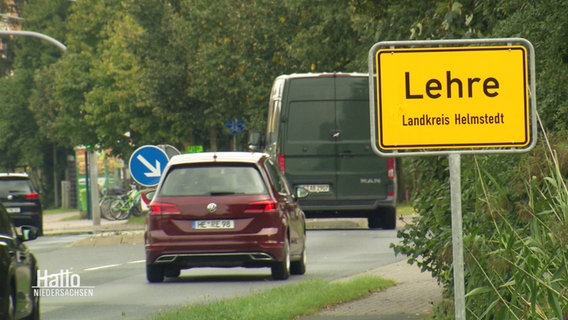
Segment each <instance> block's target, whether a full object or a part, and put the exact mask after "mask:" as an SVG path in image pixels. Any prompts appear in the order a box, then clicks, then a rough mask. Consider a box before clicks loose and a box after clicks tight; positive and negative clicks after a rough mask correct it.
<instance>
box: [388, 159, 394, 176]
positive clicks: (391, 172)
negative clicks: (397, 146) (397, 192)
mask: <svg viewBox="0 0 568 320" xmlns="http://www.w3.org/2000/svg"><path fill="white" fill-rule="evenodd" d="M394 172H395V167H394V158H387V178H389V180H393V179H394Z"/></svg>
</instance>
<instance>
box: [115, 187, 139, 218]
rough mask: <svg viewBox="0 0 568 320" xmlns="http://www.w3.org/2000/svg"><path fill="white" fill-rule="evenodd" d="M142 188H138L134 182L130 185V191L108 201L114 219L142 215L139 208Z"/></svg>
mask: <svg viewBox="0 0 568 320" xmlns="http://www.w3.org/2000/svg"><path fill="white" fill-rule="evenodd" d="M142 192H144V190H138V188H137V187H136V185H135V184H132V185H130V191H128V192H127V193H126V194H123V195H120V196H118V198H115V199H114V200H113V201H112V202H111V203H110V207H109V209H110V214H111V215H112V217H113V218H114V219H115V220H125V219H128V217H130V215H133V216H135V217H139V216H142V215H144V212H143V211H142V209H141V203H140V202H141V194H142Z"/></svg>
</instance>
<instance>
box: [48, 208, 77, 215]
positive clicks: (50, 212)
mask: <svg viewBox="0 0 568 320" xmlns="http://www.w3.org/2000/svg"><path fill="white" fill-rule="evenodd" d="M77 211H79V209H77V208H55V209H44V210H43V214H54V213H67V212H77Z"/></svg>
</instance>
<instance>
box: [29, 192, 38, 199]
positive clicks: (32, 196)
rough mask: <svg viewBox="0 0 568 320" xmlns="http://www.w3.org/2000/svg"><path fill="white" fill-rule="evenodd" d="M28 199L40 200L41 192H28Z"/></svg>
mask: <svg viewBox="0 0 568 320" xmlns="http://www.w3.org/2000/svg"><path fill="white" fill-rule="evenodd" d="M26 200H39V193H37V192H32V193H28V194H26Z"/></svg>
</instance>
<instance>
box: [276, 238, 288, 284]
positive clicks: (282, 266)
mask: <svg viewBox="0 0 568 320" xmlns="http://www.w3.org/2000/svg"><path fill="white" fill-rule="evenodd" d="M288 277H290V244H289V243H288V239H286V241H284V260H283V261H279V262H278V263H277V264H276V265H274V266H272V278H273V279H275V280H286V279H288Z"/></svg>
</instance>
